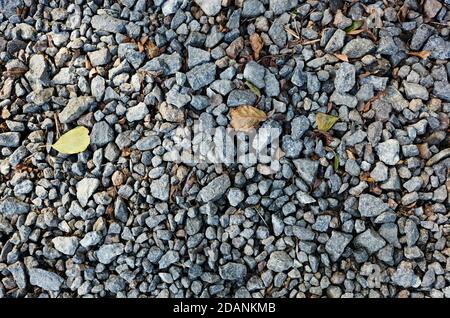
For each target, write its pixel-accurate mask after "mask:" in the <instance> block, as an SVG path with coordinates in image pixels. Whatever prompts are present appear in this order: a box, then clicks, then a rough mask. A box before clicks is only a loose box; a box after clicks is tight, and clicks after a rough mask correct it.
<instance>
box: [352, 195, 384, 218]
mask: <svg viewBox="0 0 450 318" xmlns="http://www.w3.org/2000/svg"><path fill="white" fill-rule="evenodd" d="M387 209H388V205H387V203H384V202H383V200H381V199H380V198H377V197H375V196H373V195H371V194H367V193H364V194H361V196H360V197H359V203H358V210H359V212H360V214H361V216H363V217H375V216H378V215H380V214H381V213H383V212H384V211H386V210H387Z"/></svg>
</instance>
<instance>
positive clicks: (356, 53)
mask: <svg viewBox="0 0 450 318" xmlns="http://www.w3.org/2000/svg"><path fill="white" fill-rule="evenodd" d="M374 48H375V44H373V42H372V41H370V40H369V39H364V38H356V39H353V40H351V41H350V42H348V43H347V44H346V45H345V46H344V49H343V50H342V53H343V54H345V55H347V57H349V58H351V59H354V58H359V57H363V56H364V55H366V54H367V53H369V52H370V51H372V50H373V49H374Z"/></svg>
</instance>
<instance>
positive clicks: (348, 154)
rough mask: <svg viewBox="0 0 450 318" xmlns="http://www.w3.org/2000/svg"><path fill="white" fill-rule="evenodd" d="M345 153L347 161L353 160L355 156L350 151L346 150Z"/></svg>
mask: <svg viewBox="0 0 450 318" xmlns="http://www.w3.org/2000/svg"><path fill="white" fill-rule="evenodd" d="M345 153H346V154H347V157H348V159H352V160H355V159H356V158H355V155H354V154H353V152H351V151H350V149H346V150H345Z"/></svg>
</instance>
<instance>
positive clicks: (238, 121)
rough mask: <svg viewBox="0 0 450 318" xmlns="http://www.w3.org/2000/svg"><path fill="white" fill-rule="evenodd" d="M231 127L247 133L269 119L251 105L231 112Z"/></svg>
mask: <svg viewBox="0 0 450 318" xmlns="http://www.w3.org/2000/svg"><path fill="white" fill-rule="evenodd" d="M230 116H231V127H233V128H234V129H237V130H242V131H246V130H249V129H251V128H254V127H256V126H257V125H258V124H259V123H260V122H262V121H265V120H266V119H267V115H266V113H265V112H264V111H262V110H260V109H258V108H256V107H253V106H249V105H243V106H239V107H236V108H233V109H232V110H231V111H230Z"/></svg>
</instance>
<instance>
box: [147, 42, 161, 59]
mask: <svg viewBox="0 0 450 318" xmlns="http://www.w3.org/2000/svg"><path fill="white" fill-rule="evenodd" d="M145 48H146V50H147V55H148V57H149V58H151V59H152V58H155V57H157V56H158V55H159V48H158V47H157V46H156V44H155V43H153V42H151V41H147V42H146V43H145Z"/></svg>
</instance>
